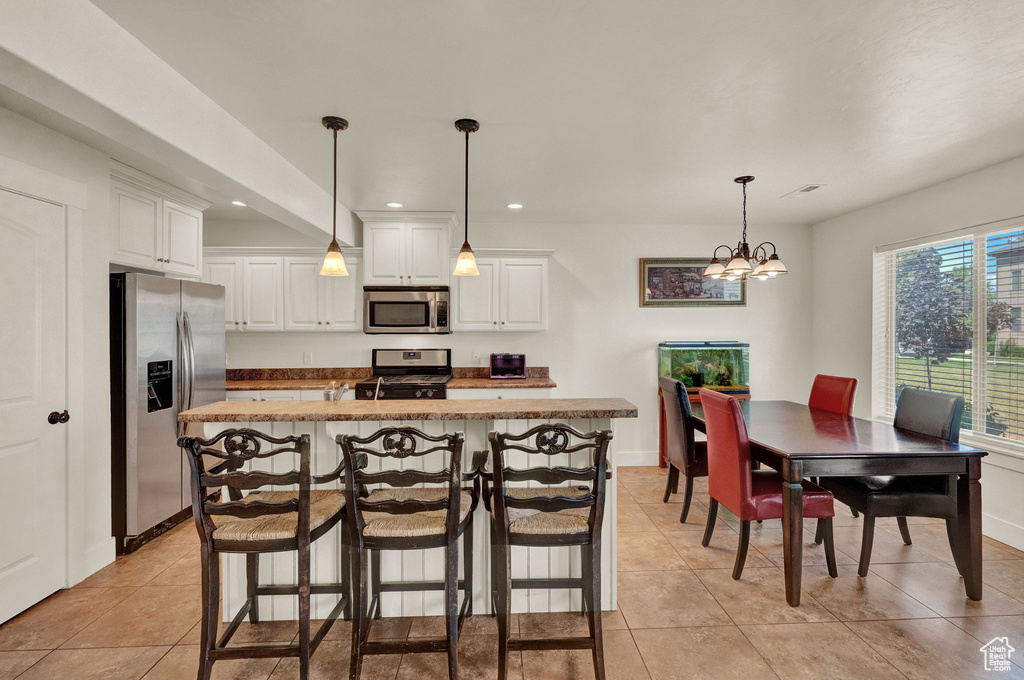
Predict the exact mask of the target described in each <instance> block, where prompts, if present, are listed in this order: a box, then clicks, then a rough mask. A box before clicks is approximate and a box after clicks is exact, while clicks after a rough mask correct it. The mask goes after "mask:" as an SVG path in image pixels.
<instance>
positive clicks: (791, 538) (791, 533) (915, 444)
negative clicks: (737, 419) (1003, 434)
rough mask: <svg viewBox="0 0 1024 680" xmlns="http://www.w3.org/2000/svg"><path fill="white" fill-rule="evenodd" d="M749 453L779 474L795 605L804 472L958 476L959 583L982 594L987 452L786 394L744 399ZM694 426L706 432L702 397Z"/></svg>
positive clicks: (975, 595) (789, 590) (976, 596)
mask: <svg viewBox="0 0 1024 680" xmlns="http://www.w3.org/2000/svg"><path fill="white" fill-rule="evenodd" d="M740 408H741V409H742V411H743V418H744V420H745V421H746V426H747V436H748V438H749V440H750V449H751V450H750V455H751V458H752V459H753V460H756V461H758V462H759V463H761V464H763V465H766V466H767V467H770V468H772V469H774V470H777V471H778V472H779V473H780V474H781V475H782V503H783V504H782V543H783V551H784V560H783V565H784V571H785V580H786V600H787V602H788V603H789V604H790V605H791V606H793V607H796V606H799V605H800V581H801V571H802V555H803V542H804V541H803V480H804V478H805V477H864V476H873V475H885V476H888V475H892V476H901V475H956V476H957V484H956V495H957V527H958V531H957V536H958V540H957V548H958V549H959V551H960V557H961V558H962V561H961V564H962V565H963V578H964V589H965V590H966V591H967V597H969V598H970V599H972V600H980V599H981V591H982V574H981V570H982V565H981V551H982V543H981V541H982V539H981V482H980V479H981V459H982V457H984V456H986V455H988V454H987V453H986V452H985V451H982V450H980V449H976V448H973V447H970V446H965V445H963V444H959V443H951V442H948V441H946V440H945V439H940V438H938V437H930V436H927V435H924V434H920V433H918V432H912V431H909V430H902V429H899V428H896V427H893V426H892V425H890V424H887V423H883V422H878V421H875V420H866V419H863V418H854V417H852V416H847V415H844V414H840V413H833V412H831V411H824V410H821V409H816V408H811V407H810V406H807V405H805V404H798V403H795V402H791V401H741V402H740ZM692 417H693V426H694V429H696V430H699V431H700V432H704V433H706V432H707V427H706V423H705V420H704V412H703V409H702V408H701V405H700V404H694V405H693V415H692Z"/></svg>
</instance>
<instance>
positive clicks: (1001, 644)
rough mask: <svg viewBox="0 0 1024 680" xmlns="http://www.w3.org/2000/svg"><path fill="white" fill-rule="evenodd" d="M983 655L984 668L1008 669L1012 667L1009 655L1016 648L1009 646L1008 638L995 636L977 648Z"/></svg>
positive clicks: (991, 669)
mask: <svg viewBox="0 0 1024 680" xmlns="http://www.w3.org/2000/svg"><path fill="white" fill-rule="evenodd" d="M978 651H980V652H981V653H982V654H984V655H985V670H987V671H1008V670H1010V669H1011V668H1012V665H1011V664H1010V656H1011V655H1012V654H1013V653H1014V652H1015V651H1017V650H1015V649H1014V648H1013V647H1011V646H1010V640H1009V638H1005V637H996V638H992V639H991V640H989V641H988V642H987V643H985V644H984V645H982V646H981V649H979V650H978Z"/></svg>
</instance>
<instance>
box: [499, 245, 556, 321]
mask: <svg viewBox="0 0 1024 680" xmlns="http://www.w3.org/2000/svg"><path fill="white" fill-rule="evenodd" d="M500 287H501V305H500V317H501V318H500V319H499V320H498V327H499V328H501V330H503V331H542V330H546V329H547V327H548V260H547V258H532V257H515V258H508V257H506V258H502V259H501V282H500Z"/></svg>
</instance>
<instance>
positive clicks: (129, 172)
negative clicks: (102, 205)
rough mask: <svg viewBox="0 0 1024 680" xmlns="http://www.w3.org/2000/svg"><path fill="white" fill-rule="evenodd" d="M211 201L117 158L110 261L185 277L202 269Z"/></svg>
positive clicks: (112, 181)
mask: <svg viewBox="0 0 1024 680" xmlns="http://www.w3.org/2000/svg"><path fill="white" fill-rule="evenodd" d="M207 207H209V204H208V203H206V202H204V201H203V200H201V199H199V198H196V197H195V196H191V195H189V194H187V193H185V192H183V191H181V190H180V189H176V188H174V187H172V186H170V185H168V184H165V183H164V182H161V181H160V180H158V179H156V178H153V177H150V176H148V175H145V174H143V173H141V172H139V171H138V170H135V169H134V168H130V167H128V166H127V165H123V164H121V163H117V162H116V161H114V165H113V168H112V169H111V174H110V244H111V249H110V261H111V262H113V263H116V264H123V265H128V266H133V267H139V268H141V269H149V270H155V271H162V272H167V273H171V274H179V275H182V276H194V277H199V276H201V275H202V273H203V267H202V253H203V210H205V209H206V208H207Z"/></svg>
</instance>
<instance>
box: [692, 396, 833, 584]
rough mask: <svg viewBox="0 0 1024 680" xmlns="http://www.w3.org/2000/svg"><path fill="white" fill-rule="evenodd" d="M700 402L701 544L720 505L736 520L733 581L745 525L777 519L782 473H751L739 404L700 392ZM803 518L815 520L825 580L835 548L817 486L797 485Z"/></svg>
mask: <svg viewBox="0 0 1024 680" xmlns="http://www.w3.org/2000/svg"><path fill="white" fill-rule="evenodd" d="M700 400H701V404H702V405H703V407H704V420H705V423H706V425H707V435H708V493H709V494H710V496H711V504H710V507H709V508H708V523H707V527H706V528H705V530H704V539H703V541H702V544H703V545H704V547H705V548H706V547H708V545H709V544H710V543H711V537H712V535H713V532H714V530H715V521H716V519H717V517H718V505H719V504H720V503H721V504H722V505H724V506H725V507H726V509H728V510H729V512H731V513H732V514H734V515H736V516H737V517H738V518H739V519H740V540H739V547H738V549H737V550H736V563H735V565H734V566H733V570H732V577H733V578H734V579H736V580H739V578H740V576H742V574H743V564H744V563H745V562H746V559H747V548H748V547H749V544H750V523H751V522H753V521H755V520H765V519H781V518H782V475H780V474H779V473H778V472H776V471H775V470H753V469H751V466H750V441H749V439H748V438H747V424H746V421H744V420H743V412H742V411H741V410H740V402H739V400H737V399H736V398H735V397H730V396H728V395H725V394H720V393H718V392H713V391H711V390H706V389H702V390H701V391H700ZM803 515H804V517H806V518H817V520H818V528H819V529H820V530H821V531H822V533H823V536H824V540H825V561H826V563H827V564H828V574H829V576H831V577H833V578H835V577H836V576H837V575H838V572H837V570H836V553H835V544H834V541H833V540H832V517H833V516H834V515H835V509H834V507H833V499H832V494H831V493H829V492H828V491H826V490H824V489H822V488H821V487H820V486H818V485H816V484H814V483H812V482H809V481H805V482H804V483H803Z"/></svg>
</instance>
